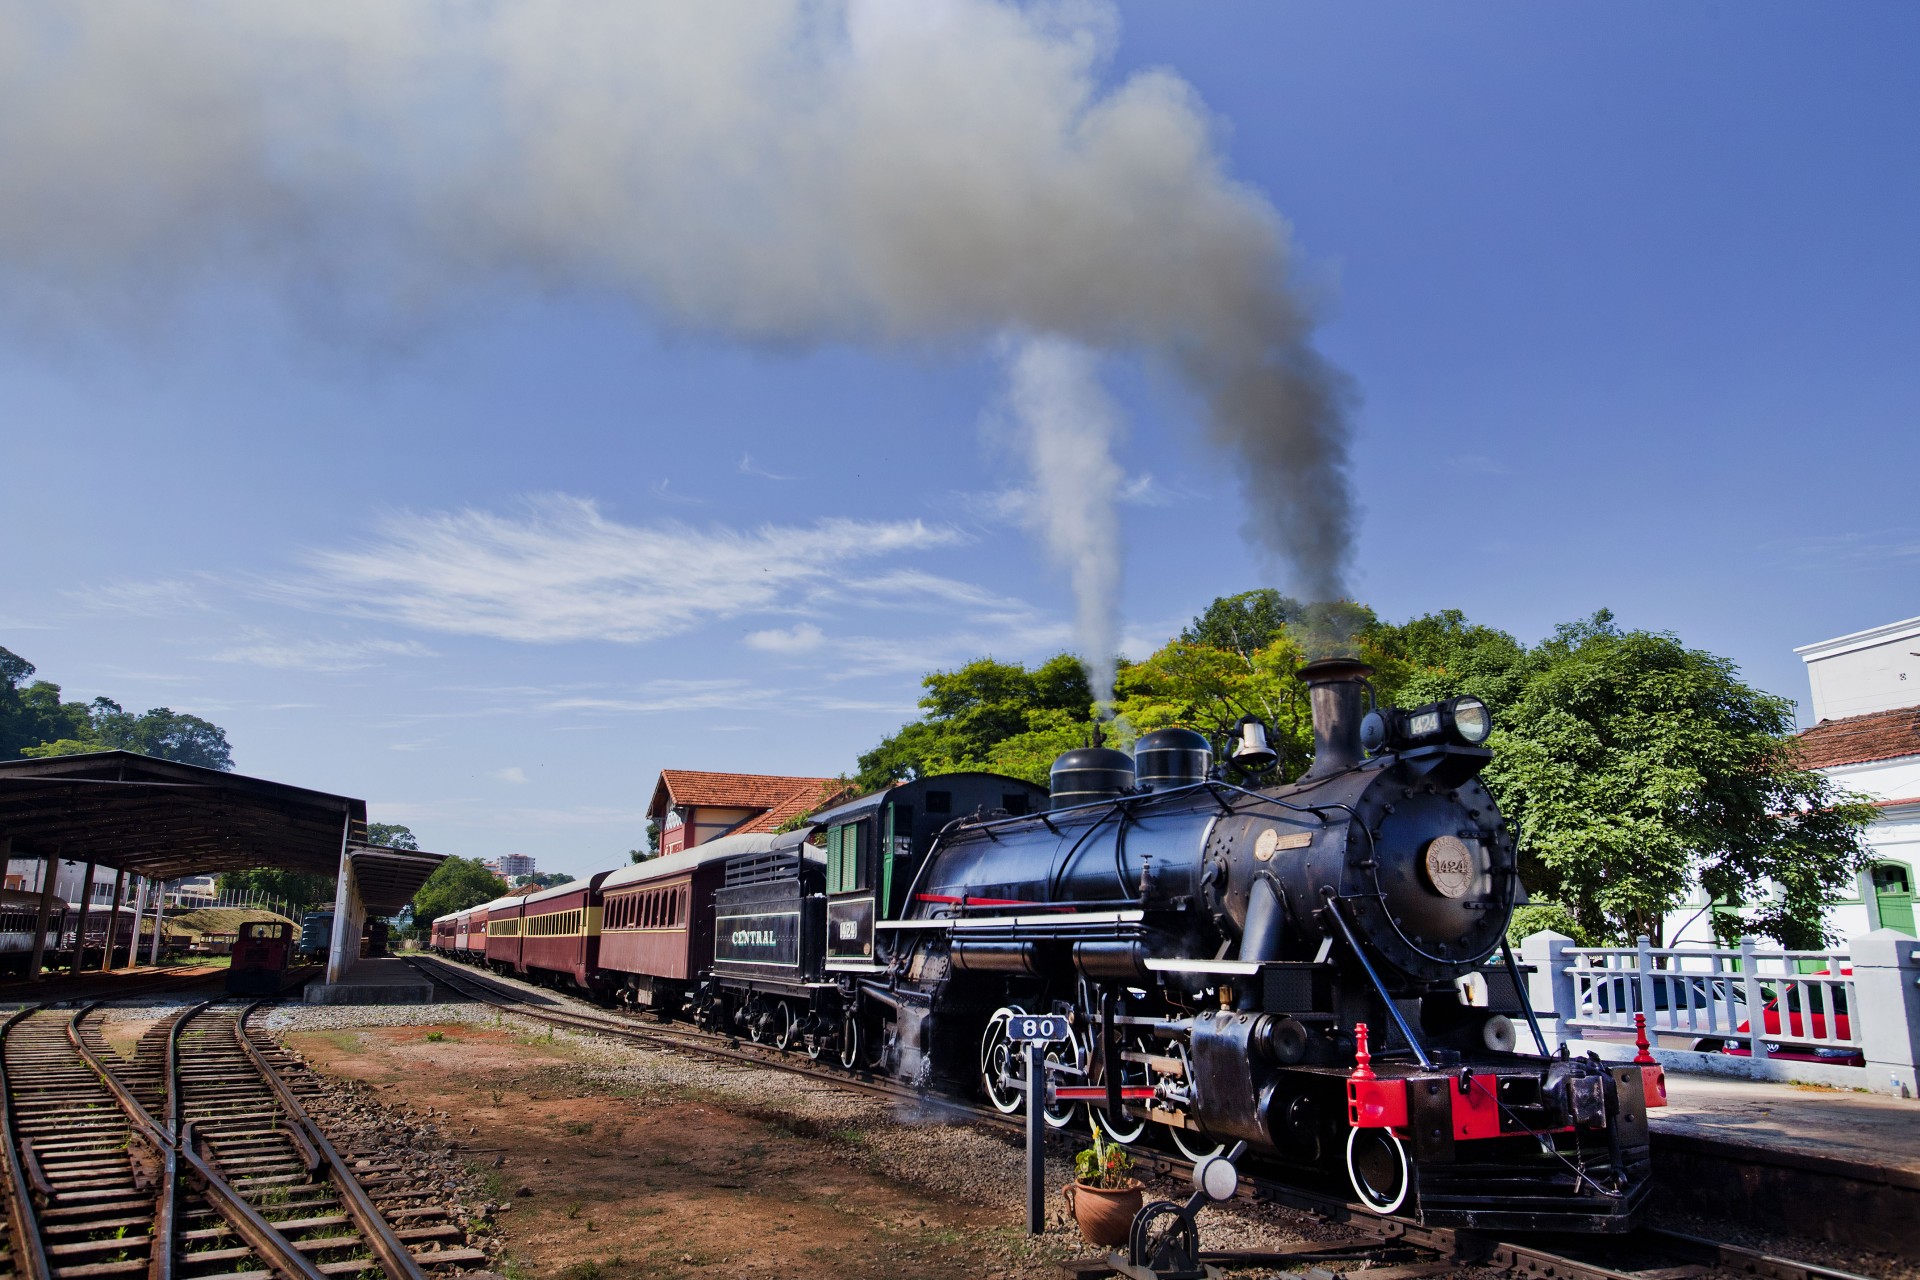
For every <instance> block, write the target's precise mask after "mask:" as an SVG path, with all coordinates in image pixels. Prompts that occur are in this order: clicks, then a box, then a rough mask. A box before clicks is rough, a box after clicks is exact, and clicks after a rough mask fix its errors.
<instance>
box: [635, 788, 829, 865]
mask: <svg viewBox="0 0 1920 1280" xmlns="http://www.w3.org/2000/svg"><path fill="white" fill-rule="evenodd" d="M843 789H844V788H843V784H842V783H841V782H840V781H839V779H837V778H790V777H782V776H778V775H773V774H763V773H699V772H696V771H694V770H691V769H662V770H661V771H660V780H659V782H657V783H656V784H655V785H654V788H653V799H652V801H651V802H650V803H649V804H648V805H647V817H648V818H649V819H651V820H652V821H653V822H654V823H655V824H656V825H657V826H658V827H659V829H660V852H661V853H663V854H667V853H679V852H680V851H681V850H682V849H691V848H693V847H694V846H695V845H701V844H705V843H706V842H707V841H709V840H714V839H718V838H719V837H720V836H728V835H733V834H735V833H736V832H747V831H776V830H778V829H779V828H780V827H782V826H784V825H785V824H786V823H787V822H790V821H791V820H793V819H794V818H797V817H799V816H800V815H801V814H804V813H810V812H812V811H813V810H815V809H817V808H819V807H820V806H821V805H823V804H825V803H826V802H827V801H829V800H831V799H833V798H834V797H835V796H837V795H838V794H839V793H840V792H841V791H842V790H843Z"/></svg>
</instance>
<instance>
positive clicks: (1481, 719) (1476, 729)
mask: <svg viewBox="0 0 1920 1280" xmlns="http://www.w3.org/2000/svg"><path fill="white" fill-rule="evenodd" d="M1450 710H1451V711H1452V713H1453V716H1452V718H1453V732H1454V733H1455V734H1456V735H1457V736H1458V737H1459V739H1460V741H1462V742H1464V743H1466V744H1467V745H1468V746H1470V747H1477V746H1479V745H1480V744H1481V743H1483V742H1485V741H1486V740H1487V735H1488V734H1489V733H1492V732H1493V715H1492V713H1491V712H1489V711H1488V710H1487V704H1486V703H1484V702H1482V701H1480V699H1478V698H1474V697H1465V698H1455V699H1454V700H1453V702H1452V704H1451V706H1450Z"/></svg>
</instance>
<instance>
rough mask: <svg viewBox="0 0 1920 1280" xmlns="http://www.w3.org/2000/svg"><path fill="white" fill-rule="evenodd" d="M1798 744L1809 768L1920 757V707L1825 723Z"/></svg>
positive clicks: (1877, 712) (1806, 734) (1811, 730)
mask: <svg viewBox="0 0 1920 1280" xmlns="http://www.w3.org/2000/svg"><path fill="white" fill-rule="evenodd" d="M1795 742H1796V745H1797V746H1798V748H1799V753H1800V763H1801V764H1802V765H1803V766H1805V767H1806V768H1809V769H1831V768H1833V767H1834V766H1835V765H1843V764H1865V763H1867V762H1868V761H1870V760H1893V759H1897V758H1898V757H1900V756H1920V707H1896V708H1895V709H1894V710H1892V711H1874V712H1870V713H1869V714H1867V715H1864V716H1848V717H1847V718H1846V719H1844V720H1822V721H1821V722H1820V723H1819V724H1817V725H1815V726H1813V728H1811V729H1808V730H1807V731H1806V732H1805V733H1802V734H1801V735H1800V736H1799V738H1797V739H1796V740H1795Z"/></svg>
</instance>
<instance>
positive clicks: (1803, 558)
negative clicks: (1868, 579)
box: [1770, 529, 1920, 569]
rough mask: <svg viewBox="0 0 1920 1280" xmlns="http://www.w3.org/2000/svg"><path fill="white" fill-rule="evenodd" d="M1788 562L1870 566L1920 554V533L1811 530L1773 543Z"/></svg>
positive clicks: (1811, 564)
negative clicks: (1802, 535)
mask: <svg viewBox="0 0 1920 1280" xmlns="http://www.w3.org/2000/svg"><path fill="white" fill-rule="evenodd" d="M1770 546H1771V549H1772V550H1773V552H1774V554H1775V555H1776V556H1777V557H1779V558H1780V559H1781V560H1784V561H1786V562H1787V563H1789V564H1794V565H1799V566H1809V567H1810V566H1818V567H1821V568H1825V569H1869V568H1873V567H1875V566H1879V565H1885V564H1887V563H1889V562H1890V561H1896V560H1913V559H1916V558H1920V533H1916V532H1914V531H1913V530H1912V529H1875V530H1869V531H1854V532H1849V533H1825V534H1808V535H1807V536H1805V537H1800V538H1782V539H1779V540H1777V541H1775V542H1773V543H1771V544H1770Z"/></svg>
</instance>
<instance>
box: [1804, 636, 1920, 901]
mask: <svg viewBox="0 0 1920 1280" xmlns="http://www.w3.org/2000/svg"><path fill="white" fill-rule="evenodd" d="M1794 652H1795V653H1797V654H1799V655H1800V656H1801V657H1802V658H1804V659H1805V660H1806V663H1807V678H1808V680H1809V682H1810V683H1811V684H1812V685H1813V718H1814V720H1815V721H1816V722H1817V723H1816V724H1815V725H1814V726H1813V728H1811V729H1808V730H1807V731H1806V732H1805V733H1803V734H1801V735H1800V759H1801V761H1802V763H1804V764H1805V765H1806V766H1807V767H1808V768H1810V769H1819V770H1820V771H1821V772H1823V773H1825V774H1826V775H1827V776H1828V777H1830V778H1832V779H1833V780H1834V781H1835V782H1837V783H1839V784H1840V785H1841V786H1843V787H1845V788H1847V789H1848V790H1849V791H1858V792H1861V793H1862V794H1864V795H1866V796H1867V797H1868V798H1869V799H1871V800H1872V801H1873V803H1874V807H1875V808H1877V809H1878V810H1879V811H1880V814H1879V816H1878V817H1877V818H1876V819H1875V820H1874V823H1873V825H1872V826H1871V827H1869V828H1868V829H1867V840H1868V843H1870V844H1871V845H1872V846H1873V854H1874V856H1873V861H1872V863H1871V865H1869V866H1868V867H1867V869H1866V870H1865V871H1863V872H1861V873H1860V894H1859V897H1858V898H1856V899H1854V900H1853V902H1854V904H1857V905H1854V908H1853V910H1852V911H1846V910H1845V909H1844V905H1845V904H1843V908H1842V909H1841V910H1839V911H1837V912H1836V917H1837V918H1836V920H1835V922H1834V923H1835V926H1836V928H1837V930H1838V931H1839V932H1841V933H1855V932H1864V931H1865V930H1868V929H1899V930H1900V931H1902V932H1903V933H1913V932H1914V913H1913V889H1914V881H1915V869H1916V867H1920V618H1908V619H1907V620H1906V621H1905V622H1893V623H1889V624H1887V625H1886V626H1883V627H1874V628H1873V629H1872V630H1869V631H1857V632H1855V633H1854V634H1852V635H1849V636H1840V637H1838V638H1837V639H1833V640H1822V641H1821V642H1820V643H1818V644H1810V645H1806V646H1804V647H1802V648H1799V649H1795V650H1794Z"/></svg>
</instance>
